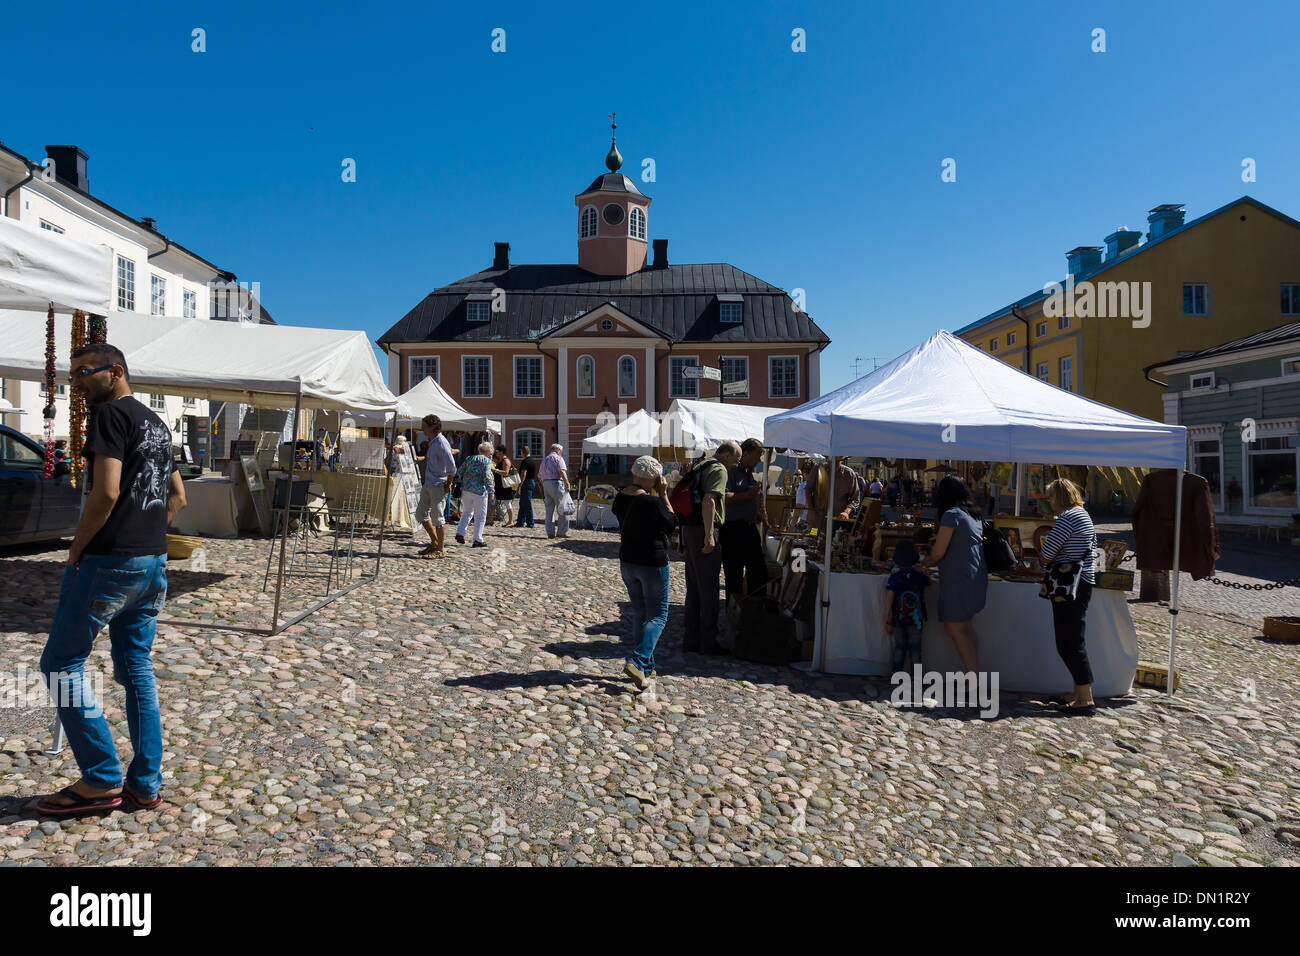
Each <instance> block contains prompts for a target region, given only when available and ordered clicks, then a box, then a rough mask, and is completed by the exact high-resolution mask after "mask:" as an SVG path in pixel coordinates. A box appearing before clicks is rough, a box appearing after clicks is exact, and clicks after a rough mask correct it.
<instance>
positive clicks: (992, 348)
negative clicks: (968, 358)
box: [989, 337, 998, 352]
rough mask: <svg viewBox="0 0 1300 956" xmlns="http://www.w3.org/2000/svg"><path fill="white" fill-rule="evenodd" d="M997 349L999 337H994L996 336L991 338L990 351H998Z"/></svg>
mask: <svg viewBox="0 0 1300 956" xmlns="http://www.w3.org/2000/svg"><path fill="white" fill-rule="evenodd" d="M997 350H998V340H997V338H996V337H994V338H991V339H989V351H990V352H996V351H997Z"/></svg>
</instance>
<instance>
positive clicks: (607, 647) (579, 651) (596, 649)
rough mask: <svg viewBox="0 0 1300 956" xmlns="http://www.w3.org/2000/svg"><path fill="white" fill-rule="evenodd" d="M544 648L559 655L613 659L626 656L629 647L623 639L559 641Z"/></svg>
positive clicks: (543, 648)
mask: <svg viewBox="0 0 1300 956" xmlns="http://www.w3.org/2000/svg"><path fill="white" fill-rule="evenodd" d="M542 650H544V651H546V652H547V653H548V654H554V655H555V656H557V657H598V658H602V659H604V660H613V659H614V658H616V657H619V658H621V657H626V656H627V652H628V648H627V645H625V644H623V643H622V642H621V641H557V642H556V643H554V644H547V645H545V646H543V647H542Z"/></svg>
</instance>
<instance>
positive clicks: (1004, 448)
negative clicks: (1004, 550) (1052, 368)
mask: <svg viewBox="0 0 1300 956" xmlns="http://www.w3.org/2000/svg"><path fill="white" fill-rule="evenodd" d="M764 440H765V444H767V445H769V446H789V447H794V448H803V449H807V450H810V451H815V452H820V453H822V454H826V455H830V456H858V455H861V456H866V457H882V456H884V457H905V458H926V459H934V460H958V461H994V462H1022V463H1031V462H1040V463H1041V462H1052V463H1059V464H1070V465H1108V464H1115V463H1119V464H1123V465H1128V466H1137V467H1143V468H1174V469H1176V470H1178V471H1179V473H1180V474H1181V470H1182V468H1183V465H1184V461H1185V457H1186V441H1187V438H1186V429H1185V428H1183V427H1182V426H1179V425H1168V424H1165V423H1162V422H1154V421H1149V420H1148V419H1144V418H1140V417H1139V416H1137V415H1131V414H1129V413H1128V412H1123V411H1120V410H1119V409H1114V408H1110V407H1109V406H1106V405H1102V404H1101V403H1099V402H1094V401H1091V400H1090V399H1086V398H1083V397H1081V396H1079V395H1075V394H1073V393H1071V392H1068V391H1064V390H1062V389H1059V388H1055V387H1053V386H1051V385H1048V384H1047V383H1045V382H1042V381H1040V380H1038V379H1037V378H1034V377H1033V376H1030V375H1026V374H1025V373H1024V372H1021V371H1019V370H1018V369H1015V368H1013V367H1011V366H1010V365H1008V364H1006V363H1005V362H1002V361H1000V360H999V359H997V358H995V357H993V356H991V355H989V354H987V353H985V352H983V351H981V350H980V349H977V348H975V347H974V346H972V345H970V344H969V343H967V342H965V341H963V340H962V339H959V338H957V337H956V336H954V335H952V334H951V333H949V332H945V331H941V332H937V333H935V334H934V335H932V336H930V338H928V339H927V340H926V341H925V342H923V343H921V344H920V345H918V346H916V347H915V348H913V349H911V350H909V351H908V352H906V353H904V354H903V355H901V356H899V357H898V358H896V359H894V360H893V361H892V362H889V363H888V364H886V365H884V366H881V367H880V368H879V369H876V370H875V371H873V372H871V373H870V374H868V375H865V376H863V377H862V378H860V379H858V380H857V381H855V382H851V383H849V384H848V385H845V386H844V387H842V388H839V389H836V390H835V391H833V392H831V393H829V394H827V395H823V396H822V397H820V398H817V399H814V400H813V401H811V402H808V403H806V404H804V405H801V406H799V407H798V408H795V409H791V410H790V411H786V412H781V413H779V414H777V415H773V416H772V417H770V418H768V419H767V422H766V425H765V430H764ZM831 474H832V476H834V474H835V472H834V470H832V472H831ZM833 482H834V478H833V477H832V488H833V487H834V484H833ZM1177 489H1178V494H1177V498H1178V500H1177V502H1176V505H1175V508H1176V510H1178V511H1179V512H1181V498H1182V494H1181V491H1182V485H1181V482H1180V483H1178V485H1177ZM1177 533H1178V529H1177V524H1175V535H1176V537H1175V546H1174V552H1175V554H1177V551H1178V547H1177V543H1176V542H1177ZM832 543H833V542H832V541H830V540H828V541H826V542H825V543H824V544H823V546H824V547H825V562H824V563H825V564H828V565H829V564H831V547H832ZM1173 570H1174V575H1173V578H1174V580H1175V581H1176V580H1177V564H1176V563H1175V566H1174V569H1173ZM825 577H826V576H823V588H824V589H826V585H825V583H824V580H825ZM859 577H861V578H862V579H863V580H861V581H859V582H857V586H858V587H859V588H864V589H865V588H868V587H871V586H873V585H871V584H869V583H868V581H867V578H868V577H869V576H859ZM940 586H942V584H940ZM1175 587H1176V585H1175ZM1007 593H1008V594H1009V593H1011V592H1007ZM994 595H997V596H998V597H999V599H1001V598H1002V596H1003V593H1002V589H992V588H991V590H990V599H989V600H990V608H991V605H992V602H993V600H994ZM824 600H827V601H830V600H831V598H830V595H829V591H826V593H825V594H824ZM841 600H843V597H841ZM1103 600H1104V601H1108V599H1106V598H1103ZM1043 603H1044V606H1046V602H1043ZM1172 610H1174V611H1175V612H1176V610H1177V592H1176V590H1175V592H1174V600H1173V601H1172ZM985 613H988V610H987V609H986V612H985ZM1123 613H1124V615H1125V616H1127V613H1128V612H1127V606H1126V605H1125V606H1124V610H1123ZM998 620H1003V621H1007V622H1008V623H1007V625H1006V626H1008V627H1010V628H1011V631H1010V633H1013V634H1021V633H1022V626H1021V625H1017V624H1015V622H1014V621H1011V620H1010V619H1007V618H999V619H993V620H991V622H990V625H989V626H992V627H997V626H999V625H998V623H997V621H998ZM855 626H856V627H859V628H860V627H862V626H863V625H861V624H856V623H855ZM865 626H866V627H867V628H868V629H871V628H874V627H877V626H879V627H881V628H883V624H880V625H873V624H872V622H870V621H867V622H866V624H865ZM1125 630H1126V631H1132V622H1131V621H1129V622H1128V623H1127V624H1126V626H1125ZM822 634H823V636H824V637H825V635H826V634H827V625H826V623H825V622H823V627H822ZM1175 634H1176V629H1175V624H1174V623H1173V622H1171V625H1170V639H1169V658H1170V660H1169V666H1170V669H1171V670H1172V668H1173V656H1174V640H1175ZM825 643H826V641H825V640H820V641H818V643H817V650H816V651H815V654H814V666H815V667H817V668H821V667H824V666H826V655H825V650H826V648H825ZM1088 644H1089V649H1090V650H1091V649H1092V645H1093V641H1092V636H1091V635H1089V640H1088ZM980 646H981V654H982V653H983V647H984V640H983V635H982V634H981V642H980ZM1130 677H1131V675H1130Z"/></svg>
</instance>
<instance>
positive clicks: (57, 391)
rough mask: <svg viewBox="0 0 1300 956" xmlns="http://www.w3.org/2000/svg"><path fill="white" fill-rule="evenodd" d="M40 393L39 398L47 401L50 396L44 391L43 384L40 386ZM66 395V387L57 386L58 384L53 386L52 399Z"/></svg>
mask: <svg viewBox="0 0 1300 956" xmlns="http://www.w3.org/2000/svg"><path fill="white" fill-rule="evenodd" d="M40 393H41V398H43V399H45V400H46V401H48V400H49V397H50V395H49V392H47V391H46V390H45V385H44V384H42V385H41V388H40ZM67 394H68V386H66V385H59V384H57V383H56V384H55V386H54V397H55V398H64V397H65V396H66V395H67Z"/></svg>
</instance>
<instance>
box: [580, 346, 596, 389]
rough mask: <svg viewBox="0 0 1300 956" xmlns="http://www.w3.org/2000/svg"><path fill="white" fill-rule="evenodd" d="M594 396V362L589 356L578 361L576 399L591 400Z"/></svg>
mask: <svg viewBox="0 0 1300 956" xmlns="http://www.w3.org/2000/svg"><path fill="white" fill-rule="evenodd" d="M595 394H596V360H595V359H594V358H592V357H591V356H590V355H584V356H582V357H581V358H579V359H578V397H579V398H592V397H594V396H595Z"/></svg>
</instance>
